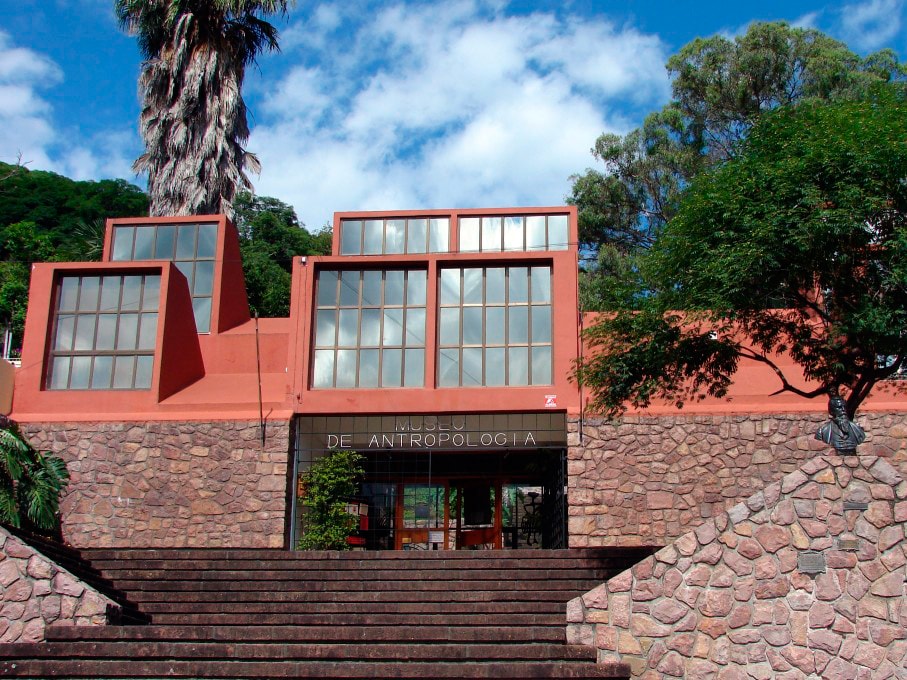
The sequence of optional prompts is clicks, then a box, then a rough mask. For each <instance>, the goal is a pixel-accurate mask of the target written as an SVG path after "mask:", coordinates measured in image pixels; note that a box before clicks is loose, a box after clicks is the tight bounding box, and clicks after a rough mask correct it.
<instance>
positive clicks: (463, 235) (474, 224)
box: [460, 217, 479, 253]
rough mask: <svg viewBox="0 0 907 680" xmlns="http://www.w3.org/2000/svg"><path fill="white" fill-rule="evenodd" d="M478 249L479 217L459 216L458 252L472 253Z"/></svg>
mask: <svg viewBox="0 0 907 680" xmlns="http://www.w3.org/2000/svg"><path fill="white" fill-rule="evenodd" d="M478 250H479V218H478V217H462V218H460V252H461V253H474V252H478Z"/></svg>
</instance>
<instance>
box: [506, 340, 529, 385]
mask: <svg viewBox="0 0 907 680" xmlns="http://www.w3.org/2000/svg"><path fill="white" fill-rule="evenodd" d="M528 349H529V348H528V347H511V348H509V349H508V350H507V357H508V360H509V365H508V366H507V374H508V375H507V377H508V380H507V384H508V385H528V384H529V361H528V360H529V356H528V355H529V352H528Z"/></svg>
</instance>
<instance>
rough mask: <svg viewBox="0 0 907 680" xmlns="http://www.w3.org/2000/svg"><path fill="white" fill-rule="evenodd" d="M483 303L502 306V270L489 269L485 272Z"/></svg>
mask: <svg viewBox="0 0 907 680" xmlns="http://www.w3.org/2000/svg"><path fill="white" fill-rule="evenodd" d="M485 303H486V304H489V305H493V304H504V268H503V267H491V268H489V269H486V270H485Z"/></svg>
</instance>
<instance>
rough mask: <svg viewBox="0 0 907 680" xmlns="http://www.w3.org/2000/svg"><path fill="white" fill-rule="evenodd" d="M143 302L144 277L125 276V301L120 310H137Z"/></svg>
mask: <svg viewBox="0 0 907 680" xmlns="http://www.w3.org/2000/svg"><path fill="white" fill-rule="evenodd" d="M141 300H142V277H141V276H124V277H123V301H122V303H121V304H120V309H126V310H130V311H132V310H136V311H138V309H139V304H140V303H141Z"/></svg>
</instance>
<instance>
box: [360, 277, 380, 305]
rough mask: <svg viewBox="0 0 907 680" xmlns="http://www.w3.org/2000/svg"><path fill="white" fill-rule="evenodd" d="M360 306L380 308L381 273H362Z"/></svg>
mask: <svg viewBox="0 0 907 680" xmlns="http://www.w3.org/2000/svg"><path fill="white" fill-rule="evenodd" d="M362 306H363V307H380V306H381V272H380V271H378V270H375V271H366V272H362Z"/></svg>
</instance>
